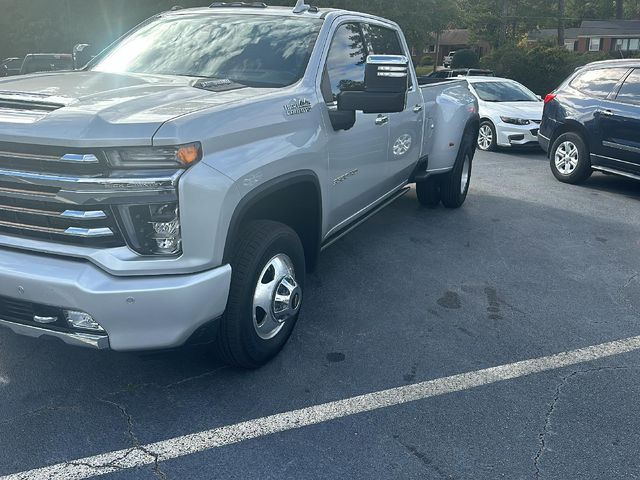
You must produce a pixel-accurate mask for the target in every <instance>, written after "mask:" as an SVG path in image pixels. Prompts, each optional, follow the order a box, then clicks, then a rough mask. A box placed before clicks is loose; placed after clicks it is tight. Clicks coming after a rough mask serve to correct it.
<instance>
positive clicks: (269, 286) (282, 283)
mask: <svg viewBox="0 0 640 480" xmlns="http://www.w3.org/2000/svg"><path fill="white" fill-rule="evenodd" d="M301 304H302V288H300V286H299V285H298V282H297V281H296V276H295V271H294V268H293V262H292V261H291V259H290V258H289V257H288V256H287V255H285V254H283V253H281V254H278V255H276V256H275V257H273V258H272V259H271V260H269V261H268V262H267V265H266V266H265V267H264V269H263V270H262V273H261V274H260V276H259V277H258V283H257V285H256V289H255V292H254V294H253V326H254V328H255V329H256V333H257V334H258V336H259V337H260V338H262V339H263V340H270V339H272V338H274V337H275V336H276V335H278V333H280V330H282V328H283V327H284V325H285V323H286V322H287V320H289V319H291V318H293V317H295V316H296V315H297V313H298V312H299V311H300V305H301Z"/></svg>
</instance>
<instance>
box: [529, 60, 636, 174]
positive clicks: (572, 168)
mask: <svg viewBox="0 0 640 480" xmlns="http://www.w3.org/2000/svg"><path fill="white" fill-rule="evenodd" d="M538 141H539V142H540V145H541V146H542V148H543V150H544V151H545V152H547V153H548V154H549V159H550V163H551V171H552V172H553V174H554V175H555V177H556V178H557V179H558V180H560V181H561V182H565V183H574V184H575V183H580V182H583V181H585V180H586V179H587V178H589V177H590V176H591V174H592V173H593V171H594V170H598V171H601V172H606V173H614V174H617V175H623V176H626V177H630V178H634V179H636V180H640V60H639V59H635V60H610V61H605V62H597V63H592V64H590V65H587V66H586V67H583V68H581V69H579V70H576V72H574V74H573V75H571V76H570V77H569V78H568V79H567V80H566V81H565V82H564V83H563V84H562V85H561V86H560V87H559V88H558V89H557V90H556V91H555V92H553V93H551V94H549V95H547V97H546V98H545V107H544V115H543V117H542V124H541V125H540V132H539V134H538Z"/></svg>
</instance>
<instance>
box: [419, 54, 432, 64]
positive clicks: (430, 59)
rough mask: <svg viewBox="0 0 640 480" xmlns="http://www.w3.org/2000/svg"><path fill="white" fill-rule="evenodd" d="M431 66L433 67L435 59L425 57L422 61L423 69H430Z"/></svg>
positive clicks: (428, 56)
mask: <svg viewBox="0 0 640 480" xmlns="http://www.w3.org/2000/svg"><path fill="white" fill-rule="evenodd" d="M430 65H433V57H431V56H430V55H425V56H424V57H422V58H421V59H420V66H421V67H428V66H430Z"/></svg>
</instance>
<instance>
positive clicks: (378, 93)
mask: <svg viewBox="0 0 640 480" xmlns="http://www.w3.org/2000/svg"><path fill="white" fill-rule="evenodd" d="M408 90H409V59H408V58H407V57H405V56H404V55H370V56H369V57H368V58H367V64H366V68H365V80H364V91H355V92H350V91H347V92H342V93H340V94H339V95H338V110H339V111H356V110H357V111H362V112H364V113H396V112H402V111H404V109H405V108H406V104H407V92H408Z"/></svg>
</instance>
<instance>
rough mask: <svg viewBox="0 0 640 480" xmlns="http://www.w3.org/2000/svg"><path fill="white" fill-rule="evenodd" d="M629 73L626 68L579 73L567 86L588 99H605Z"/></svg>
mask: <svg viewBox="0 0 640 480" xmlns="http://www.w3.org/2000/svg"><path fill="white" fill-rule="evenodd" d="M628 71H629V69H628V68H627V67H617V68H599V69H596V70H587V71H586V72H582V73H579V74H578V75H577V76H576V77H575V78H574V79H573V80H572V81H571V83H570V84H569V85H570V86H571V87H572V88H574V89H576V90H578V91H579V92H582V93H584V94H585V95H588V96H590V97H596V98H603V99H604V98H607V97H608V96H609V95H610V94H611V93H612V92H613V91H614V90H615V88H616V86H617V85H618V84H619V83H620V80H622V78H623V77H624V76H625V75H626V73H627V72H628Z"/></svg>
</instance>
